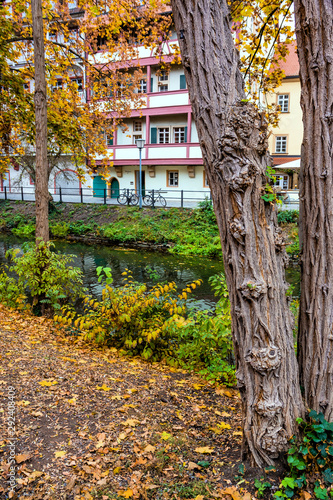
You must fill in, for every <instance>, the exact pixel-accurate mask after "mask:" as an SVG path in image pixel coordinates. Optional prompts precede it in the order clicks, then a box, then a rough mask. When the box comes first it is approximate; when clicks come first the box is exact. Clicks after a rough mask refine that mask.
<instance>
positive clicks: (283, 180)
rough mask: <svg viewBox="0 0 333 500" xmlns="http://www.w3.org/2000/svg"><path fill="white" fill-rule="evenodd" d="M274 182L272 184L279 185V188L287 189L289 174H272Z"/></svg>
mask: <svg viewBox="0 0 333 500" xmlns="http://www.w3.org/2000/svg"><path fill="white" fill-rule="evenodd" d="M274 177H275V182H274V186H277V187H280V188H281V189H288V187H289V175H279V174H277V175H274Z"/></svg>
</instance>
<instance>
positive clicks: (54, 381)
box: [38, 380, 58, 387]
mask: <svg viewBox="0 0 333 500" xmlns="http://www.w3.org/2000/svg"><path fill="white" fill-rule="evenodd" d="M38 383H39V384H40V385H42V386H44V387H50V386H51V385H56V384H57V383H58V382H57V381H56V380H53V381H52V382H50V381H48V380H42V382H38Z"/></svg>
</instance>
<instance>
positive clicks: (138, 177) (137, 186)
mask: <svg viewBox="0 0 333 500" xmlns="http://www.w3.org/2000/svg"><path fill="white" fill-rule="evenodd" d="M139 179H140V171H139V170H136V171H135V189H136V192H137V194H139ZM141 183H142V184H141V188H142V196H144V195H145V189H146V178H145V172H144V171H142V172H141Z"/></svg>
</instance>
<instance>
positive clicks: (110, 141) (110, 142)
mask: <svg viewBox="0 0 333 500" xmlns="http://www.w3.org/2000/svg"><path fill="white" fill-rule="evenodd" d="M108 146H113V137H110V136H109V135H108Z"/></svg>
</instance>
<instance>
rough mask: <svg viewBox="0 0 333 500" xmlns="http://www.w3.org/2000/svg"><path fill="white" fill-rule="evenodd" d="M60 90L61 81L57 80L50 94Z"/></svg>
mask: <svg viewBox="0 0 333 500" xmlns="http://www.w3.org/2000/svg"><path fill="white" fill-rule="evenodd" d="M61 89H62V80H57V81H56V83H55V85H52V92H54V91H55V90H61Z"/></svg>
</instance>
